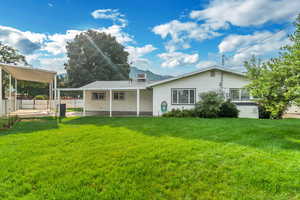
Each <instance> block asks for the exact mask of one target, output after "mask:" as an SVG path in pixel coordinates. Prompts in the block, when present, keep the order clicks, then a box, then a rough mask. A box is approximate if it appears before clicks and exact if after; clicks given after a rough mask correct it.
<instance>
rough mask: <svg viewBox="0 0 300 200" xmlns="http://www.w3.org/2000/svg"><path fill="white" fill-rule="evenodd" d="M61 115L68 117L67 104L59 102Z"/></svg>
mask: <svg viewBox="0 0 300 200" xmlns="http://www.w3.org/2000/svg"><path fill="white" fill-rule="evenodd" d="M59 116H60V117H66V104H65V103H64V104H59Z"/></svg>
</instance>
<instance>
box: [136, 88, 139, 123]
mask: <svg viewBox="0 0 300 200" xmlns="http://www.w3.org/2000/svg"><path fill="white" fill-rule="evenodd" d="M136 116H137V117H138V116H140V90H139V89H137V90H136Z"/></svg>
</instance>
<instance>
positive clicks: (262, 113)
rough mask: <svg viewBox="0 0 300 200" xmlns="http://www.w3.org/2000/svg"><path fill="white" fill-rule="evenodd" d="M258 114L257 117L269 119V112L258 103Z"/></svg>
mask: <svg viewBox="0 0 300 200" xmlns="http://www.w3.org/2000/svg"><path fill="white" fill-rule="evenodd" d="M258 116H259V119H270V118H271V112H270V111H267V110H266V109H265V108H264V107H263V106H262V105H258Z"/></svg>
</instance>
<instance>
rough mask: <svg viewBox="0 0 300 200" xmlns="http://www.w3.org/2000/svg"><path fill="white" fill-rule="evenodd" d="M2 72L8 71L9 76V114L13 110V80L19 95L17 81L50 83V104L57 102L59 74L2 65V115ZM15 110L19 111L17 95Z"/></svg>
mask: <svg viewBox="0 0 300 200" xmlns="http://www.w3.org/2000/svg"><path fill="white" fill-rule="evenodd" d="M2 70H4V71H6V72H7V73H8V74H9V96H8V105H9V109H8V113H10V112H11V111H12V110H11V107H12V105H11V102H12V95H11V93H12V78H14V79H15V92H16V93H17V81H18V80H24V81H33V82H39V83H48V84H49V100H50V102H52V101H53V98H54V100H57V92H56V91H57V90H56V88H57V78H56V75H57V72H54V71H48V70H43V69H36V68H31V67H23V66H16V65H9V64H3V63H0V106H1V114H0V115H2V113H3V112H2V108H3V99H2V98H3V97H2V89H3V87H2ZM14 110H17V95H15V105H14Z"/></svg>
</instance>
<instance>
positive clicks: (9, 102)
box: [8, 74, 12, 113]
mask: <svg viewBox="0 0 300 200" xmlns="http://www.w3.org/2000/svg"><path fill="white" fill-rule="evenodd" d="M11 104H12V103H11V74H9V92H8V106H9V107H8V113H10V112H11V106H12V105H11Z"/></svg>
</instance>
